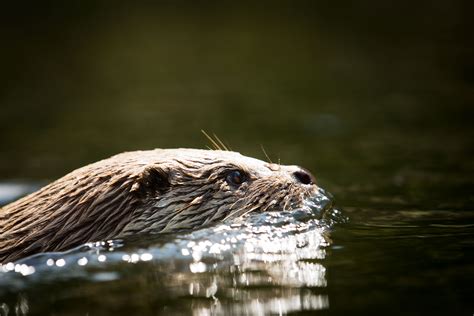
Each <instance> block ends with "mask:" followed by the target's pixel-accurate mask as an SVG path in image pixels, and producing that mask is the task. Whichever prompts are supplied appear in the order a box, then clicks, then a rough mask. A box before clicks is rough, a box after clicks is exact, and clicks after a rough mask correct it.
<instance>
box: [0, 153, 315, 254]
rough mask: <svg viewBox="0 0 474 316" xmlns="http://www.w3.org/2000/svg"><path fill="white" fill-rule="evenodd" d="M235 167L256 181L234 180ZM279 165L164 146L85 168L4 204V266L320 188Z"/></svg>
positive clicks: (195, 223)
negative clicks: (230, 175)
mask: <svg viewBox="0 0 474 316" xmlns="http://www.w3.org/2000/svg"><path fill="white" fill-rule="evenodd" d="M232 170H240V171H242V172H244V173H245V174H246V175H247V176H248V179H247V181H245V182H244V183H243V184H242V185H240V186H233V185H232V184H229V183H228V182H227V181H226V175H227V174H228V173H229V172H230V171H232ZM294 170H298V167H295V166H279V165H275V164H269V163H265V162H263V161H260V160H256V159H253V158H248V157H245V156H242V155H240V154H238V153H234V152H227V151H212V150H196V149H156V150H151V151H136V152H129V153H123V154H119V155H116V156H113V157H111V158H109V159H105V160H102V161H99V162H96V163H94V164H91V165H88V166H85V167H83V168H80V169H77V170H75V171H73V172H71V173H69V174H68V175H66V176H64V177H63V178H61V179H58V180H57V181H55V182H53V183H51V184H49V185H47V186H45V187H44V188H42V189H41V190H39V191H37V192H35V193H33V194H31V195H29V196H26V197H24V198H22V199H20V200H18V201H16V202H13V203H11V204H9V205H6V206H4V207H3V208H1V209H0V263H1V262H8V261H14V260H17V259H19V258H22V257H25V256H28V255H32V254H35V253H39V252H45V251H61V250H65V249H68V248H71V247H75V246H77V245H80V244H83V243H85V242H89V241H97V240H106V239H112V238H118V237H123V236H127V235H133V234H139V233H160V232H173V231H178V230H189V229H195V228H198V227H202V226H204V225H208V224H212V223H215V222H218V221H222V220H224V219H226V218H231V217H236V216H241V215H244V214H246V213H249V212H253V211H256V210H258V211H265V210H269V209H271V208H276V207H277V208H279V209H282V208H286V207H289V206H290V205H298V204H301V203H302V201H303V200H304V199H305V198H306V197H308V196H309V195H312V194H314V193H315V191H316V189H317V188H316V186H315V185H302V184H301V183H298V182H297V181H295V179H294V177H292V176H291V174H292V172H293V171H294Z"/></svg>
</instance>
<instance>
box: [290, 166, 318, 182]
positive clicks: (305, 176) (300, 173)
mask: <svg viewBox="0 0 474 316" xmlns="http://www.w3.org/2000/svg"><path fill="white" fill-rule="evenodd" d="M293 176H294V177H295V178H296V180H298V181H299V182H301V183H303V184H314V183H315V179H314V176H313V175H312V174H311V173H310V172H309V171H308V170H305V169H300V170H297V171H295V172H293Z"/></svg>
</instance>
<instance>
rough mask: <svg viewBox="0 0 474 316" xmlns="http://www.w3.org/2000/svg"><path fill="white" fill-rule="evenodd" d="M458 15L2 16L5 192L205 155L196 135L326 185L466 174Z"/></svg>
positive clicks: (463, 21)
mask: <svg viewBox="0 0 474 316" xmlns="http://www.w3.org/2000/svg"><path fill="white" fill-rule="evenodd" d="M468 3H469V2H468V1H465V2H463V1H419V2H416V3H413V2H410V1H382V2H379V1H358V2H357V3H351V2H347V3H346V2H343V1H336V2H326V1H306V2H305V1H298V2H291V1H288V2H278V1H276V2H275V1H272V2H260V3H253V2H235V1H221V2H218V3H211V2H204V3H194V2H186V1H159V2H153V1H148V2H133V3H132V2H112V1H97V2H96V1H68V2H52V1H45V2H41V3H33V2H32V3H30V4H27V3H25V2H21V3H20V4H18V3H16V4H15V3H14V2H11V3H9V4H8V5H6V4H3V5H2V7H3V8H2V10H1V13H0V14H1V21H0V25H1V28H0V36H1V39H2V49H1V51H0V67H1V69H2V71H1V75H0V108H1V112H0V129H1V130H0V144H1V148H2V149H1V155H0V178H3V179H25V178H26V179H53V178H56V177H58V176H61V175H63V174H64V173H66V172H68V171H70V170H72V169H75V168H77V167H79V166H81V165H84V164H86V163H90V162H93V161H95V160H97V159H100V158H105V157H107V156H110V155H112V154H115V153H118V152H121V151H125V150H135V149H148V148H157V147H162V148H165V147H197V148H205V146H206V145H207V144H208V141H207V140H206V139H205V138H204V137H203V135H202V134H201V132H200V130H201V129H204V130H206V131H207V132H209V133H216V134H217V135H218V136H219V137H220V138H222V139H223V140H225V141H226V142H227V143H228V144H229V145H230V146H231V147H232V149H234V150H237V151H240V152H242V153H244V154H247V155H251V156H256V157H259V158H264V155H263V153H262V151H261V148H260V145H263V146H264V147H265V149H266V151H267V152H268V154H269V155H270V157H271V158H272V159H274V160H278V159H281V162H282V163H291V164H292V163H297V164H301V165H305V166H306V167H307V168H310V169H312V170H313V172H314V173H316V175H317V176H318V177H319V178H321V179H322V180H323V181H324V180H325V179H326V180H330V181H334V182H335V183H342V184H346V183H351V182H353V179H354V178H355V177H358V176H360V177H370V176H371V175H375V174H374V173H377V170H378V168H385V167H387V166H396V168H400V167H401V166H415V165H416V166H419V167H423V168H425V167H426V168H428V167H432V168H436V165H438V163H445V164H448V165H449V166H450V167H452V168H468V169H469V170H470V171H472V167H473V166H472V161H471V159H469V158H470V156H471V154H472V143H473V142H472V139H473V134H474V129H473V128H472V117H473V115H472V114H473V112H474V110H473V107H472V101H473V99H474V93H473V89H472V88H473V82H474V62H473V60H474V59H473V58H472V57H473V48H474V41H473V38H472V30H473V29H474V28H473V27H472V26H473V24H474V23H473V22H472V19H471V14H470V13H471V12H472V10H471V9H472V6H470V5H469V4H468ZM427 156H429V157H427ZM375 176H376V175H375Z"/></svg>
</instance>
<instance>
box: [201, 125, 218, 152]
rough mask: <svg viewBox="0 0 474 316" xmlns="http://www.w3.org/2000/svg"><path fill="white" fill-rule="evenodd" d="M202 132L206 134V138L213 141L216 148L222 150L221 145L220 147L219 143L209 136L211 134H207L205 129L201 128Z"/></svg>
mask: <svg viewBox="0 0 474 316" xmlns="http://www.w3.org/2000/svg"><path fill="white" fill-rule="evenodd" d="M201 132H202V133H203V134H204V136H206V138H207V139H208V140H209V141H210V142H211V143H212V145H214V147H215V150H222V149H221V148H220V147H219V144H218V143H217V142H216V141H215V140H214V139H213V138H212V137H211V136H209V134H207V133H206V132H205V131H204V130H203V129H202V130H201Z"/></svg>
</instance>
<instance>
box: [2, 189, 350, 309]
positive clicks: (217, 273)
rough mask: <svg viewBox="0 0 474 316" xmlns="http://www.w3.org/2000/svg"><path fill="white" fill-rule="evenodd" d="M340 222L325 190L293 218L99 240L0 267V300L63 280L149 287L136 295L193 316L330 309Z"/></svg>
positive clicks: (281, 215)
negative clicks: (175, 303)
mask: <svg viewBox="0 0 474 316" xmlns="http://www.w3.org/2000/svg"><path fill="white" fill-rule="evenodd" d="M342 220H344V219H343V216H342V215H341V213H340V212H339V211H337V210H335V209H334V208H333V207H332V200H331V199H330V198H329V197H328V196H327V194H326V193H325V192H324V191H322V190H321V192H320V193H319V194H318V195H317V196H315V197H314V198H313V199H312V200H310V201H308V202H307V204H306V205H305V206H304V207H303V208H300V209H298V210H295V211H292V212H288V211H283V212H269V213H263V214H253V215H250V216H248V217H246V218H243V219H239V220H234V221H232V222H226V223H224V224H221V225H218V226H215V227H209V228H205V229H201V230H198V231H195V232H191V233H185V234H178V235H174V236H170V235H168V236H164V239H165V240H163V238H160V237H158V238H157V239H156V240H154V241H153V242H152V244H151V245H150V242H148V243H145V242H144V240H143V239H140V240H138V241H137V240H126V241H102V242H97V243H89V244H87V245H85V246H82V247H78V248H76V249H73V250H70V251H68V252H63V253H46V254H39V255H35V256H32V257H29V258H26V259H23V260H20V261H18V262H16V263H8V264H5V265H3V266H0V271H2V272H3V273H0V294H2V292H4V293H7V294H14V293H24V292H28V291H29V290H30V289H36V290H38V289H40V288H41V286H44V284H51V285H54V283H56V282H58V281H65V282H66V285H65V288H64V291H67V289H68V288H69V287H73V286H74V285H75V284H76V282H78V281H79V282H80V283H81V284H84V287H85V288H90V290H91V293H93V292H94V291H93V289H94V288H95V287H96V286H97V284H105V286H113V288H115V289H117V288H119V289H120V291H123V292H124V295H126V294H125V293H126V292H128V291H130V290H131V289H130V284H129V282H131V280H132V281H133V280H138V281H139V280H142V281H140V282H145V283H146V285H145V286H144V287H143V288H141V289H140V288H138V289H136V290H137V291H139V292H140V291H141V292H142V293H143V294H146V293H149V291H150V290H152V291H156V290H157V288H158V291H159V292H160V293H161V295H163V296H165V297H166V296H167V297H170V296H171V297H174V298H176V297H183V298H187V300H191V301H192V303H191V306H190V308H191V310H192V312H193V314H194V315H209V314H229V313H230V314H235V315H239V314H255V315H263V314H269V313H276V314H286V313H289V312H293V311H302V310H319V309H325V308H328V307H329V298H328V296H327V294H324V288H325V287H326V286H327V279H326V268H325V267H324V261H323V259H324V258H325V257H326V249H325V247H327V246H328V245H329V243H330V241H329V239H328V237H327V234H328V232H329V230H330V229H331V227H332V225H333V224H334V222H337V221H342ZM144 243H145V244H144ZM113 282H116V284H114V285H111V284H113ZM33 284H34V286H33ZM317 289H319V290H317ZM315 290H316V293H315ZM101 293H104V291H103V290H101ZM68 295H71V294H70V293H69V294H68ZM81 295H83V294H81ZM82 298H84V297H82ZM195 299H201V300H202V299H204V301H202V302H200V303H196V302H195V301H194V300H195ZM223 302H225V304H224V303H223ZM0 303H1V302H0ZM35 304H38V303H35Z"/></svg>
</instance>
